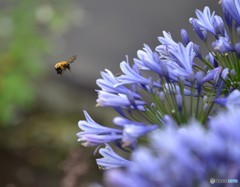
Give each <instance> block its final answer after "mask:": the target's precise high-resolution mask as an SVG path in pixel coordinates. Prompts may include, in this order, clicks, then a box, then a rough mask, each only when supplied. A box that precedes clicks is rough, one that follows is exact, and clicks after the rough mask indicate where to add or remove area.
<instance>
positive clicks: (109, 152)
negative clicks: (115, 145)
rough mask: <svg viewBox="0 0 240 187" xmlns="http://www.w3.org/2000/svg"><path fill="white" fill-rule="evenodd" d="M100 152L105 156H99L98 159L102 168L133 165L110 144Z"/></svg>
mask: <svg viewBox="0 0 240 187" xmlns="http://www.w3.org/2000/svg"><path fill="white" fill-rule="evenodd" d="M99 153H100V154H101V155H102V156H103V158H98V159H96V161H97V164H98V165H99V166H100V167H101V168H102V169H112V168H119V167H127V166H130V165H131V162H130V161H128V160H126V159H124V158H122V157H121V156H119V155H118V154H117V153H115V152H114V151H113V149H112V148H111V147H110V145H108V144H106V145H105V147H104V148H100V149H99Z"/></svg>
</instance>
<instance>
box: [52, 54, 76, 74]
mask: <svg viewBox="0 0 240 187" xmlns="http://www.w3.org/2000/svg"><path fill="white" fill-rule="evenodd" d="M76 59H77V56H76V55H74V56H72V57H70V58H68V59H67V60H65V61H60V62H58V63H56V64H55V66H54V68H55V70H56V72H57V74H60V75H62V73H63V71H65V70H66V69H68V70H69V71H71V67H70V64H71V63H73V62H74V61H75V60H76Z"/></svg>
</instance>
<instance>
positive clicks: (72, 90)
mask: <svg viewBox="0 0 240 187" xmlns="http://www.w3.org/2000/svg"><path fill="white" fill-rule="evenodd" d="M205 5H207V6H209V7H210V8H211V10H213V9H215V10H216V12H217V13H219V14H221V10H220V6H218V1H217V0H202V1H192V0H182V1H179V0H168V1H167V0H149V1H138V0H130V1H127V0H122V1H111V0H101V1H93V0H78V1H77V0H68V1H64V0H52V1H48V0H41V1H32V0H21V1H19V0H1V1H0V10H1V11H0V41H1V44H0V186H1V187H59V186H60V187H85V186H89V187H98V186H100V184H101V175H102V173H101V171H100V170H99V169H98V168H97V166H96V164H95V161H94V159H95V156H94V155H93V153H92V152H93V150H94V148H90V149H89V148H84V147H82V146H81V145H80V144H79V143H78V142H77V137H76V133H77V132H78V131H79V129H78V127H77V122H78V121H79V120H81V119H84V117H83V112H82V111H83V110H87V111H88V112H89V113H90V115H91V116H92V117H93V118H94V119H95V120H96V121H97V122H99V123H102V124H106V125H107V124H111V122H112V117H113V116H114V115H115V113H114V111H112V110H111V109H99V108H96V107H95V104H96V103H95V101H96V97H97V95H96V92H95V89H97V86H96V84H95V81H96V79H97V78H99V77H100V71H103V70H104V69H110V70H111V71H113V72H114V73H118V72H119V63H120V62H121V61H122V60H124V59H125V55H128V56H129V58H130V59H132V58H134V57H136V52H137V50H138V49H141V48H142V46H143V43H146V44H148V45H149V46H150V47H152V48H155V47H156V46H157V45H158V40H157V37H158V36H160V35H162V31H163V30H166V31H169V32H171V34H172V36H173V38H174V39H176V40H180V29H181V28H186V30H188V31H189V33H190V37H191V38H193V39H194V40H195V41H199V40H198V39H197V38H196V35H195V34H194V32H193V31H192V27H191V25H190V24H189V22H188V19H189V18H190V17H195V13H194V11H195V9H197V8H198V9H201V10H202V9H203V7H204V6H205ZM74 54H75V55H77V56H78V59H77V60H76V62H75V63H73V64H72V66H71V67H72V73H73V74H74V75H73V74H72V73H71V72H69V71H67V72H64V74H63V76H59V75H57V74H56V72H55V70H54V65H55V63H56V62H58V61H61V60H65V59H67V58H68V57H70V56H72V55H74Z"/></svg>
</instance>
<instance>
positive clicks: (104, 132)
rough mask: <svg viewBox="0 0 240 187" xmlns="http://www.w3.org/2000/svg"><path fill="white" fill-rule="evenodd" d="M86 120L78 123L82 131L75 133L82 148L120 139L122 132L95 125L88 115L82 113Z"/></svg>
mask: <svg viewBox="0 0 240 187" xmlns="http://www.w3.org/2000/svg"><path fill="white" fill-rule="evenodd" d="M84 115H85V118H86V120H80V121H79V122H78V126H79V128H80V129H81V130H82V131H81V132H79V133H77V136H78V141H80V142H81V143H82V145H84V146H96V145H100V144H104V143H108V142H113V141H115V140H120V139H121V138H122V130H120V129H114V128H110V127H105V126H102V125H100V124H98V123H96V122H95V121H94V120H93V119H92V118H91V117H90V116H89V114H88V113H87V112H86V111H84Z"/></svg>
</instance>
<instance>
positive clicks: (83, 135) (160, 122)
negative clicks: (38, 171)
mask: <svg viewBox="0 0 240 187" xmlns="http://www.w3.org/2000/svg"><path fill="white" fill-rule="evenodd" d="M221 6H222V10H223V15H224V18H222V17H220V16H218V15H216V14H215V12H214V11H211V10H210V9H209V7H205V8H204V10H203V11H201V10H196V18H190V19H189V21H190V23H191V24H192V26H193V29H194V31H195V32H196V34H197V35H198V36H199V37H200V39H201V40H202V41H203V44H204V45H205V46H206V49H208V53H207V54H202V53H201V49H200V45H198V44H196V43H194V42H193V41H191V39H190V38H189V36H188V33H187V31H186V30H185V29H182V30H181V32H180V34H181V37H182V41H175V40H174V39H173V38H172V36H171V34H170V33H168V32H165V31H164V32H163V36H161V37H159V38H158V40H159V42H160V44H159V45H158V46H157V47H156V48H155V50H153V49H151V48H150V47H149V46H148V45H146V44H144V47H143V49H142V50H139V51H138V52H137V58H134V59H133V61H132V62H130V61H129V59H128V57H126V60H124V61H123V62H121V63H120V69H121V73H120V74H118V75H117V74H114V73H112V72H111V71H110V70H105V71H103V72H101V76H102V78H100V79H98V80H97V85H98V86H99V88H100V89H99V90H97V93H98V98H97V106H98V107H112V108H113V109H114V110H116V112H117V114H118V115H117V116H116V117H115V118H114V119H113V124H105V125H103V124H98V123H97V122H95V121H94V120H93V119H92V118H91V117H90V115H89V114H88V113H87V112H86V111H84V114H85V117H86V120H81V121H79V123H78V125H79V128H80V129H81V130H82V131H80V132H79V133H78V134H77V136H78V137H79V139H78V140H79V141H80V142H81V143H82V145H84V146H97V147H101V148H99V149H98V151H99V154H100V155H101V156H102V157H101V158H97V160H96V161H97V164H98V165H99V167H100V168H102V169H104V170H107V172H106V177H105V179H106V180H105V181H106V183H107V184H109V185H110V186H129V187H135V186H139V187H141V186H142V187H145V186H166V187H168V186H169V187H170V186H185V187H187V186H209V185H210V183H209V180H210V179H211V178H215V179H238V180H239V181H240V135H239V134H240V120H239V119H240V117H239V114H240V109H239V106H240V91H239V89H240V58H239V57H240V1H239V0H222V1H221ZM238 118H239V119H238ZM121 152H122V153H123V154H122V155H121ZM123 155H124V156H123Z"/></svg>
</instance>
